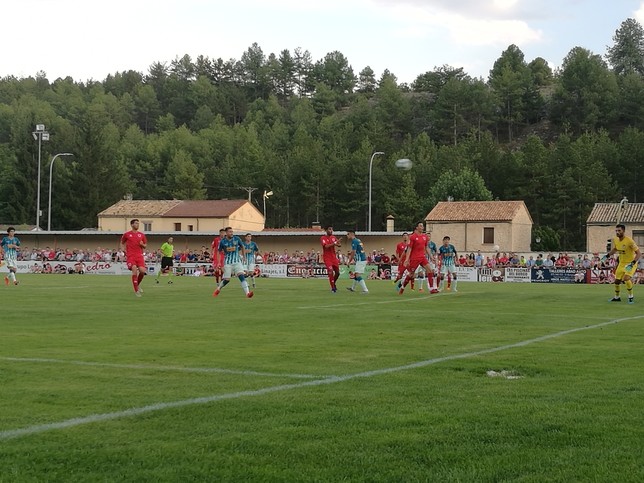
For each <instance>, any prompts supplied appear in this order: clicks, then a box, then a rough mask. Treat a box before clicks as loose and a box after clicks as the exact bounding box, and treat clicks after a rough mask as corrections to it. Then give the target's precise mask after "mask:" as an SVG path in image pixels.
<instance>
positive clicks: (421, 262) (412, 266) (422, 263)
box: [408, 257, 429, 273]
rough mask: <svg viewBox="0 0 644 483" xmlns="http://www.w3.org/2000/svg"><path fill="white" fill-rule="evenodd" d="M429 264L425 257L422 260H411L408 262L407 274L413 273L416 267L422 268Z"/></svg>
mask: <svg viewBox="0 0 644 483" xmlns="http://www.w3.org/2000/svg"><path fill="white" fill-rule="evenodd" d="M428 264H429V260H427V257H423V258H412V259H410V260H409V268H408V270H409V273H415V272H416V269H417V268H418V267H424V266H425V265H428Z"/></svg>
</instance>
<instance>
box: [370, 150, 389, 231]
mask: <svg viewBox="0 0 644 483" xmlns="http://www.w3.org/2000/svg"><path fill="white" fill-rule="evenodd" d="M384 154H385V153H383V152H382V151H376V152H375V153H373V154H372V155H371V160H370V161H369V223H368V226H367V228H368V231H369V232H371V169H372V168H373V158H375V157H376V156H378V155H380V156H383V155H384Z"/></svg>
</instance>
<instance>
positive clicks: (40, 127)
mask: <svg viewBox="0 0 644 483" xmlns="http://www.w3.org/2000/svg"><path fill="white" fill-rule="evenodd" d="M31 135H32V136H33V138H34V139H35V140H37V141H38V179H37V181H36V231H40V165H41V148H42V142H43V141H49V133H48V132H47V131H46V130H45V125H44V124H36V130H35V131H33V132H32V133H31Z"/></svg>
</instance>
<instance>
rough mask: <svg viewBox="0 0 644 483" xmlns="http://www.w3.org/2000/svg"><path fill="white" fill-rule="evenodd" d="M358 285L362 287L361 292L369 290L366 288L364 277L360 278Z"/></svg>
mask: <svg viewBox="0 0 644 483" xmlns="http://www.w3.org/2000/svg"><path fill="white" fill-rule="evenodd" d="M359 283H360V287H361V288H362V291H363V292H368V291H369V290H368V289H367V284H366V283H365V281H364V279H362V280H360V282H359Z"/></svg>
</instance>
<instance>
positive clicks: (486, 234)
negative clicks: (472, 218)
mask: <svg viewBox="0 0 644 483" xmlns="http://www.w3.org/2000/svg"><path fill="white" fill-rule="evenodd" d="M483 243H494V228H483Z"/></svg>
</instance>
